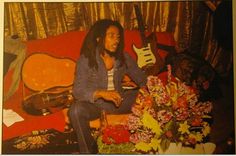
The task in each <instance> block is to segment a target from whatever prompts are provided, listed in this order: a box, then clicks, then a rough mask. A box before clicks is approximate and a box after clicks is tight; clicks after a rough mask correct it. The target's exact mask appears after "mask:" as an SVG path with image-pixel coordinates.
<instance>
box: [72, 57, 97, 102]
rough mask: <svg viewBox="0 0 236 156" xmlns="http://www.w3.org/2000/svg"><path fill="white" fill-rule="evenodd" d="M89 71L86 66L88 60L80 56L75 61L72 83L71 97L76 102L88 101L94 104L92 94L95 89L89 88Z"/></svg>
mask: <svg viewBox="0 0 236 156" xmlns="http://www.w3.org/2000/svg"><path fill="white" fill-rule="evenodd" d="M90 70H91V69H90V68H89V66H88V59H86V58H85V57H84V56H80V59H79V60H78V61H77V64H76V70H75V78H74V83H73V96H74V98H75V99H76V100H79V101H89V102H91V103H94V99H93V93H94V92H95V90H96V89H95V88H92V87H89V84H88V81H89V74H88V73H89V71H90Z"/></svg>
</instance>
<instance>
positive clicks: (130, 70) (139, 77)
mask: <svg viewBox="0 0 236 156" xmlns="http://www.w3.org/2000/svg"><path fill="white" fill-rule="evenodd" d="M125 61H126V65H127V74H128V75H129V76H130V77H131V79H132V80H133V81H134V82H135V83H136V84H137V85H138V86H139V87H142V86H145V85H146V82H147V75H146V74H145V72H144V71H142V70H141V68H139V67H138V64H137V62H136V61H135V60H134V59H133V58H132V57H131V56H130V55H129V54H128V53H125Z"/></svg>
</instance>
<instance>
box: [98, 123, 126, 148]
mask: <svg viewBox="0 0 236 156" xmlns="http://www.w3.org/2000/svg"><path fill="white" fill-rule="evenodd" d="M129 137H130V133H129V131H128V129H127V127H125V126H123V125H115V126H107V127H106V128H105V129H104V130H103V135H102V141H103V142H104V143H106V144H112V143H114V144H120V143H125V142H129Z"/></svg>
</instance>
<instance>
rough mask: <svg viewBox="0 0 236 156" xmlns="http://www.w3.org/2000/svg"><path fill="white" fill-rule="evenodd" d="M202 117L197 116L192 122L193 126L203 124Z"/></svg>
mask: <svg viewBox="0 0 236 156" xmlns="http://www.w3.org/2000/svg"><path fill="white" fill-rule="evenodd" d="M201 123H202V119H201V117H199V116H198V117H195V118H194V119H193V121H192V123H191V125H192V126H201Z"/></svg>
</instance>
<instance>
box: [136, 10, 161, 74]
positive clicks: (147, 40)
mask: <svg viewBox="0 0 236 156" xmlns="http://www.w3.org/2000/svg"><path fill="white" fill-rule="evenodd" d="M134 8H135V13H136V17H137V20H138V27H139V32H140V37H141V40H142V44H143V47H142V48H137V47H136V46H135V45H133V50H134V52H135V53H136V55H137V64H138V66H139V67H140V68H142V69H143V70H144V71H145V72H146V74H147V75H157V74H158V73H159V71H160V70H161V69H162V68H163V67H164V61H163V60H162V58H161V57H160V55H159V54H158V52H157V46H156V45H157V39H156V35H155V34H154V33H151V34H150V35H149V36H148V37H146V36H145V32H144V31H145V27H144V24H143V20H142V15H141V12H140V10H139V8H138V6H137V5H134Z"/></svg>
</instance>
